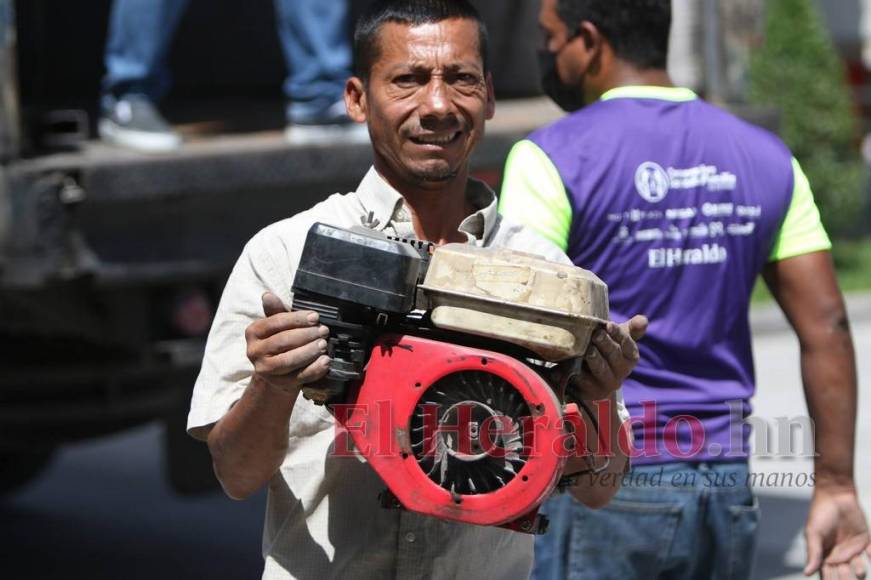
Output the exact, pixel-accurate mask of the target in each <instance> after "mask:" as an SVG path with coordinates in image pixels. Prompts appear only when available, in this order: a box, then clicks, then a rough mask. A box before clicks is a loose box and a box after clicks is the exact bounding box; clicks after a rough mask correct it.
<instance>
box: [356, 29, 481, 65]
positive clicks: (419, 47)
mask: <svg viewBox="0 0 871 580" xmlns="http://www.w3.org/2000/svg"><path fill="white" fill-rule="evenodd" d="M478 43H479V29H478V25H477V23H476V22H475V21H473V20H466V19H451V20H443V21H441V22H433V23H426V24H420V25H414V26H411V25H407V24H401V23H397V22H389V23H387V24H385V25H384V26H383V27H382V28H381V31H380V32H379V38H378V44H379V55H378V59H376V61H375V63H374V65H373V67H372V68H373V71H374V70H380V71H391V70H395V69H400V68H416V69H417V68H419V69H428V70H453V69H457V68H473V69H476V70H478V71H483V68H484V63H483V62H482V59H481V52H480V49H479V47H478Z"/></svg>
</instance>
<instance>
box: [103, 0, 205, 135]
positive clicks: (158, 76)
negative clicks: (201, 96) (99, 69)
mask: <svg viewBox="0 0 871 580" xmlns="http://www.w3.org/2000/svg"><path fill="white" fill-rule="evenodd" d="M187 6H188V0H115V1H114V3H113V4H112V14H111V18H110V23H109V37H108V40H107V43H106V52H105V64H106V76H105V77H104V78H103V97H102V100H101V113H102V117H101V119H100V134H101V136H102V137H103V138H104V139H105V140H106V141H109V142H111V143H115V144H119V145H124V146H128V147H132V148H135V149H140V150H144V151H169V150H172V149H175V148H177V147H178V146H179V145H180V144H181V140H180V138H179V136H178V135H177V134H176V133H175V132H174V131H173V130H172V129H171V127H169V125H168V124H167V123H166V122H165V121H164V120H163V118H162V117H161V116H160V114H159V113H158V112H157V109H156V104H157V103H158V102H159V101H160V99H162V98H163V97H164V96H165V95H166V93H167V92H168V90H169V87H170V84H171V77H170V73H169V68H168V65H167V55H168V53H169V48H170V46H171V44H172V40H173V38H174V36H175V33H176V30H177V29H178V24H179V22H180V21H181V18H182V16H183V15H184V12H185V10H186V9H187Z"/></svg>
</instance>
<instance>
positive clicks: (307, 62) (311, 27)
mask: <svg viewBox="0 0 871 580" xmlns="http://www.w3.org/2000/svg"><path fill="white" fill-rule="evenodd" d="M275 12H276V17H277V21H278V33H279V38H280V40H281V46H282V49H283V51H284V57H285V61H286V63H287V68H288V75H287V79H286V80H285V82H284V93H285V96H286V98H287V103H288V104H287V121H288V132H287V135H288V139H290V140H291V141H292V142H304V141H306V140H309V139H310V138H311V139H313V140H317V137H318V136H326V137H329V136H330V135H331V134H336V135H339V134H341V132H342V131H339V132H336V131H332V130H334V129H340V128H341V129H342V130H343V131H344V132H346V133H347V132H349V131H350V132H354V133H356V132H360V129H359V128H357V127H356V126H354V125H352V124H351V119H350V118H349V117H348V115H347V112H346V111H345V103H344V96H343V95H344V90H345V81H347V80H348V78H349V77H350V76H351V75H352V71H351V62H352V56H351V41H350V35H349V31H348V4H347V0H275Z"/></svg>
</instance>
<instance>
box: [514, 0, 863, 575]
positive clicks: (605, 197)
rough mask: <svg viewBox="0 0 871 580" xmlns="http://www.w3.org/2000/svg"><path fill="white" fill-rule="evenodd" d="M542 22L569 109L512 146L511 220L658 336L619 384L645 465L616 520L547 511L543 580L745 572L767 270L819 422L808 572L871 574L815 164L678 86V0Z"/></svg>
mask: <svg viewBox="0 0 871 580" xmlns="http://www.w3.org/2000/svg"><path fill="white" fill-rule="evenodd" d="M540 20H541V25H542V28H543V29H544V32H545V34H546V37H547V48H546V49H545V50H544V51H543V52H542V57H543V58H542V63H543V65H544V71H543V72H544V73H545V78H544V85H545V89H546V91H547V92H548V94H549V95H550V96H551V97H552V98H553V99H554V101H556V102H557V104H559V105H560V106H561V107H562V108H564V109H566V110H567V111H569V112H572V114H571V115H569V116H567V117H565V118H564V119H562V120H560V121H558V122H556V123H554V124H553V125H550V126H548V127H545V128H543V129H541V130H539V131H537V132H535V133H533V134H532V135H531V136H530V137H529V138H528V139H527V140H525V141H522V142H521V143H519V144H518V145H517V146H516V147H515V149H514V150H513V151H512V153H511V156H510V158H509V161H508V165H507V168H506V174H505V183H504V186H503V191H502V201H501V208H500V209H501V211H502V212H503V213H504V214H506V215H507V216H509V217H511V218H514V219H515V220H519V221H521V222H523V223H525V224H527V225H529V226H532V227H533V228H534V229H536V230H538V232H539V233H541V234H543V235H544V236H545V237H546V238H548V239H550V240H551V241H553V242H554V243H556V244H557V245H558V246H560V247H561V248H563V249H564V250H565V251H566V253H567V254H568V255H569V257H571V258H572V260H573V261H574V262H575V264H577V265H578V266H581V267H584V268H587V269H590V270H592V271H593V272H595V273H596V274H598V275H599V276H600V277H601V278H602V279H603V280H604V281H605V282H606V283H607V284H608V286H609V288H610V291H611V296H610V298H611V312H612V316H614V317H615V318H616V319H618V320H620V319H621V318H625V317H626V316H628V315H629V314H630V313H635V312H639V311H640V312H643V313H644V314H646V315H647V316H648V317H649V319H650V327H649V331H648V334H647V338H646V340H645V342H644V344H643V348H642V353H641V361H640V363H639V365H638V366H637V368H636V370H635V372H634V374H633V375H632V377H630V379H629V380H627V382H626V383H625V388H624V396H625V400H626V403H627V406H628V408H629V411H630V413H631V414H632V416H633V425H632V426H633V431H634V435H635V447H636V450H637V457H635V458H634V459H633V471H632V472H631V473H630V474H629V475H630V477H627V478H626V479H625V481H624V485H623V488H622V489H621V490H620V491H619V492H618V494H617V496H616V498H615V499H614V501H612V503H611V504H610V505H609V506H608V507H606V508H605V509H604V510H602V511H599V512H595V511H592V510H588V509H585V508H583V506H579V505H577V504H574V503H573V502H572V500H571V499H570V498H568V497H558V498H556V499H554V500H552V501H551V503H550V504H549V506H548V507H549V509H550V516H551V518H552V520H553V523H554V525H553V528H552V532H551V533H550V534H548V535H547V536H545V537H543V538H542V539H541V540H540V541H539V543H538V544H537V546H536V558H537V564H536V571H535V576H536V578H539V579H541V578H565V577H570V578H645V579H646V578H659V577H670V578H671V577H680V578H683V577H687V578H689V577H692V578H709V577H710V578H746V577H748V576H749V575H750V573H751V565H752V561H753V549H754V545H755V541H754V540H755V533H756V528H757V522H758V506H757V504H756V503H755V501H754V498H753V495H752V492H751V489H750V485H749V484H750V480H751V478H750V477H749V473H748V469H747V458H748V449H747V438H748V436H749V428H746V427H745V425H743V419H744V417H746V416H747V415H749V413H750V405H749V400H750V398H751V397H752V395H753V393H754V390H755V383H754V370H753V358H752V352H751V341H750V328H749V323H748V308H749V301H750V294H751V292H752V289H753V285H754V282H755V280H756V278H757V277H758V275H759V274H760V273H761V274H763V276H764V277H765V280H766V282H767V283H768V286H769V288H770V289H771V290H772V292H773V294H774V295H775V297H776V298H777V300H778V302H779V303H780V305H781V307H782V308H783V310H784V312H785V313H786V315H787V318H788V319H789V320H790V321H791V323H792V325H793V327H794V329H795V331H796V333H797V335H798V338H799V341H800V342H801V346H802V361H801V364H802V370H803V380H804V383H805V392H806V396H807V401H808V407H809V410H810V414H811V416H812V419H813V420H814V421H815V424H816V446H817V447H816V450H817V453H818V454H819V456H818V457H817V460H816V465H815V474H814V477H815V482H816V487H815V490H814V497H813V501H812V503H811V508H810V514H809V518H808V523H807V527H806V535H807V541H808V563H807V568H806V570H805V571H806V573H808V574H811V573H814V572H816V571H818V570H821V571H822V573H823V575H824V576H826V577H829V576H831V577H834V578H837V577H841V578H848V577H852V575H853V574H855V575H856V576H858V577H864V565H865V564H864V557H863V552H864V551H866V549H868V544H869V536H868V528H867V526H866V523H865V518H864V516H863V514H862V511H861V509H860V507H859V503H858V500H857V496H856V490H855V486H854V483H853V448H854V430H855V414H856V374H855V361H854V354H853V345H852V340H851V337H850V332H849V327H848V322H847V315H846V311H845V308H844V303H843V298H842V296H841V293H840V291H839V289H838V285H837V282H836V279H835V275H834V270H833V266H832V260H831V255H830V249H831V244H830V242H829V238H828V236H827V235H826V232H825V230H824V229H823V227H822V224H821V222H820V216H819V212H818V210H817V208H816V205H815V204H814V200H813V194H812V192H811V189H810V185H809V184H808V180H807V178H806V177H805V175H804V173H803V172H802V170H801V167H800V165H799V164H798V162H797V161H796V160H795V159H794V158H793V157H792V155H791V153H790V152H789V150H788V149H787V147H786V146H785V145H784V144H783V143H782V142H781V141H780V140H779V139H778V138H777V137H775V136H774V135H772V134H770V133H768V132H766V131H763V130H761V129H759V128H757V127H754V126H752V125H749V124H747V123H745V122H743V121H741V120H739V119H737V118H735V117H734V116H732V115H730V114H729V113H727V112H725V111H722V110H720V109H718V108H716V107H713V106H711V105H709V104H707V103H705V102H704V101H702V100H701V99H699V98H698V97H697V96H696V95H695V94H694V93H693V92H692V91H689V90H687V89H680V88H675V87H674V86H673V85H672V83H671V80H670V79H669V76H668V74H667V72H666V70H665V65H666V57H667V53H668V35H669V28H670V22H671V9H670V2H669V0H545V1H544V3H543V6H542V11H541V18H540ZM810 280H812V281H813V282H812V283H809V281H810ZM851 566H852V570H851ZM839 575H840V576H839Z"/></svg>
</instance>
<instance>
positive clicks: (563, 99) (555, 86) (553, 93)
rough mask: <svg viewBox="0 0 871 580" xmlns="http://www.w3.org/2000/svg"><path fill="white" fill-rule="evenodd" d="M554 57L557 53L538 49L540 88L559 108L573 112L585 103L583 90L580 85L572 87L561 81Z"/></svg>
mask: <svg viewBox="0 0 871 580" xmlns="http://www.w3.org/2000/svg"><path fill="white" fill-rule="evenodd" d="M556 57H557V55H555V54H554V53H552V52H550V51H549V50H539V51H538V66H539V70H540V71H541V88H542V89H543V90H544V94H546V95H547V96H548V97H550V98H551V100H553V102H554V103H556V104H557V106H559V108H561V109H562V110H563V111H566V112H567V113H573V112H575V111H577V110H579V109H582V108H584V107H585V106H586V105H587V102H586V101H585V100H584V90H583V87H582V86H577V87H572V86H568V85H566V84H565V83H563V82H562V80H561V79H560V77H559V71H557V68H556Z"/></svg>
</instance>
